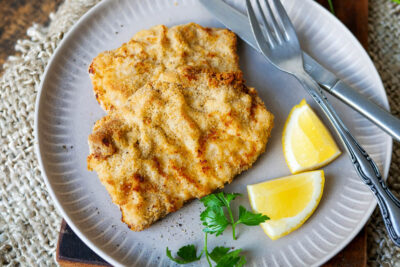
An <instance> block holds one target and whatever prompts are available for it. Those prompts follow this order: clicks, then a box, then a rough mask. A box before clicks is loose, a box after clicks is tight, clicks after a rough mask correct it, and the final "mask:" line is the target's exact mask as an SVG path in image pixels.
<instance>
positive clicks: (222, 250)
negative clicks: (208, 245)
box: [209, 247, 230, 262]
mask: <svg viewBox="0 0 400 267" xmlns="http://www.w3.org/2000/svg"><path fill="white" fill-rule="evenodd" d="M229 250H230V248H226V247H215V248H214V249H213V251H212V252H211V253H210V254H209V255H210V258H211V259H212V260H213V261H215V262H219V260H220V259H221V258H222V257H223V256H225V255H226V253H228V251H229Z"/></svg>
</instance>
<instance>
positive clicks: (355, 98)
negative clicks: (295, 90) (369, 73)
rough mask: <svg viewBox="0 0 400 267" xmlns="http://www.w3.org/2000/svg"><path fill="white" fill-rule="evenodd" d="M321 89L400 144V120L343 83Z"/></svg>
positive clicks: (339, 82)
mask: <svg viewBox="0 0 400 267" xmlns="http://www.w3.org/2000/svg"><path fill="white" fill-rule="evenodd" d="M322 88H324V89H326V90H327V91H328V92H329V93H330V94H332V95H334V96H335V97H337V98H338V99H340V100H342V101H343V102H344V103H346V104H347V105H349V106H350V107H352V108H353V109H355V110H356V111H358V112H359V113H361V114H362V115H364V116H365V117H366V118H367V119H369V120H370V121H371V122H373V123H375V124H376V125H377V126H379V127H380V128H381V129H382V130H384V131H385V132H386V133H388V134H389V135H391V136H392V137H393V138H394V139H395V140H397V141H398V142H400V119H398V118H396V117H395V116H393V115H392V114H390V113H389V112H388V111H386V110H384V109H383V108H381V107H380V106H378V105H377V104H375V103H373V102H371V101H370V100H369V99H368V98H367V97H365V96H363V95H361V94H360V93H358V92H356V91H354V89H352V88H351V87H350V86H348V85H347V84H345V83H344V82H343V81H338V82H337V83H336V84H335V86H333V87H332V88H331V89H327V88H326V87H324V86H322Z"/></svg>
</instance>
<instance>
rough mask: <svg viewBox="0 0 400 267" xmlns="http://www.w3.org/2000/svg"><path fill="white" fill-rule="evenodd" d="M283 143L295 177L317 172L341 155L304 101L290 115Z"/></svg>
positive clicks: (285, 154) (286, 157)
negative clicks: (303, 172) (300, 174)
mask: <svg viewBox="0 0 400 267" xmlns="http://www.w3.org/2000/svg"><path fill="white" fill-rule="evenodd" d="M282 143H283V153H284V156H285V159H286V163H287V165H288V167H289V169H290V171H291V172H292V173H299V172H302V171H308V170H315V169H317V168H319V167H322V166H324V165H326V164H328V163H330V162H331V161H333V160H334V159H335V158H337V157H338V156H339V155H340V153H341V152H340V150H339V148H338V146H337V145H336V143H335V141H334V140H333V138H332V136H331V134H330V133H329V131H328V129H327V128H326V127H325V125H324V124H323V123H322V122H321V120H320V119H319V118H318V117H317V115H316V114H315V113H314V111H313V110H312V109H311V107H310V106H309V105H308V104H307V102H306V101H305V100H304V99H303V100H302V101H301V102H300V104H299V105H296V106H294V107H293V109H292V111H291V112H290V114H289V117H288V119H287V120H286V123H285V128H284V130H283V137H282Z"/></svg>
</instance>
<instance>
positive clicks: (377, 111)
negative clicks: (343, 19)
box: [200, 0, 400, 141]
mask: <svg viewBox="0 0 400 267" xmlns="http://www.w3.org/2000/svg"><path fill="white" fill-rule="evenodd" d="M200 3H201V4H202V5H203V6H204V7H205V8H206V9H207V10H208V11H209V12H210V13H211V14H212V15H214V16H215V17H216V18H217V19H218V20H219V21H220V22H221V23H222V24H224V25H225V26H226V27H228V28H229V29H230V30H232V31H233V32H235V33H236V34H237V35H238V36H239V37H240V38H241V39H243V40H244V41H245V42H246V43H248V44H249V45H250V46H252V47H253V48H254V49H256V50H257V51H259V49H258V46H257V43H256V41H255V39H254V36H253V32H252V30H251V27H250V24H249V21H248V18H247V16H245V15H243V14H242V13H240V12H239V11H237V10H236V9H234V8H233V7H231V6H230V5H228V4H226V3H225V2H223V1H222V0H200ZM303 59H304V68H305V70H306V71H307V72H308V73H309V74H310V76H311V77H313V78H314V80H315V81H317V82H318V83H319V85H320V86H321V88H323V89H324V90H326V91H327V92H329V93H330V94H332V95H334V96H335V97H337V98H338V99H340V100H341V101H343V102H344V103H346V104H347V105H349V106H350V107H352V108H353V109H355V110H356V111H358V112H359V113H360V114H362V115H364V116H365V117H366V118H367V119H369V120H370V121H371V122H373V123H375V124H376V125H377V126H379V127H380V128H381V129H382V130H384V131H385V132H386V133H388V134H389V135H391V136H392V137H393V138H394V139H396V140H397V141H400V119H398V118H396V117H394V116H393V115H391V114H390V113H389V112H388V111H386V110H384V109H383V108H381V107H380V106H378V105H376V104H375V103H373V102H371V101H370V100H369V99H368V98H367V97H365V96H363V95H362V94H360V93H358V92H357V91H355V90H354V89H352V88H351V87H350V86H348V85H347V84H345V83H344V82H343V81H341V80H340V79H339V78H337V77H336V76H335V74H333V73H332V72H330V71H329V70H327V69H325V68H324V67H323V66H321V65H320V64H319V63H318V62H317V61H315V60H314V59H313V58H312V57H311V56H309V55H308V54H307V53H305V52H303Z"/></svg>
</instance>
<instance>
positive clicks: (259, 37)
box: [246, 0, 273, 51]
mask: <svg viewBox="0 0 400 267" xmlns="http://www.w3.org/2000/svg"><path fill="white" fill-rule="evenodd" d="M246 7H247V15H248V17H249V19H250V24H251V29H252V31H253V34H254V37H255V39H256V41H257V45H258V48H259V49H260V50H261V51H268V50H269V48H268V46H267V45H266V44H267V43H268V44H269V45H270V46H271V47H273V44H272V43H270V42H268V40H266V39H265V36H264V34H263V32H262V30H261V27H260V25H259V24H258V20H257V17H256V14H255V13H254V9H253V7H252V6H251V3H250V0H246Z"/></svg>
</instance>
